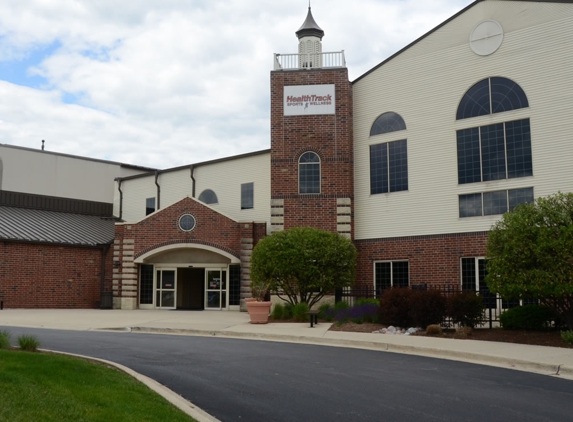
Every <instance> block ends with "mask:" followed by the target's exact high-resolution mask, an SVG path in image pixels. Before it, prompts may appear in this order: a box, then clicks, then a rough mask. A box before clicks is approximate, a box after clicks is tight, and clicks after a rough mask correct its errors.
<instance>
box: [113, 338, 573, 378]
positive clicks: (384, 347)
mask: <svg viewBox="0 0 573 422" xmlns="http://www.w3.org/2000/svg"><path fill="white" fill-rule="evenodd" d="M118 330H120V331H126V330H127V331H131V332H140V333H158V334H159V333H160V334H171V335H192V336H200V337H221V338H237V339H247V340H260V341H277V342H287V343H303V344H313V345H318V346H331V347H349V348H355V349H367V350H377V351H382V352H390V353H405V354H409V355H415V356H425V357H431V358H438V359H448V360H456V361H461V362H467V363H475V364H480V365H487V366H493V367H498V368H506V369H513V370H518V371H525V372H532V373H536V374H541V375H549V376H558V377H560V378H564V379H569V380H573V367H570V366H565V365H563V364H560V363H540V362H535V361H529V360H523V359H516V358H506V357H499V356H493V355H484V354H480V353H472V352H459V351H454V350H447V349H436V348H431V347H424V346H405V345H397V344H391V343H382V342H369V341H362V340H338V339H328V338H317V337H305V336H292V335H273V334H253V333H235V332H225V331H209V330H193V329H190V330H186V329H172V328H153V327H127V329H125V328H121V329H118ZM114 331H117V330H114Z"/></svg>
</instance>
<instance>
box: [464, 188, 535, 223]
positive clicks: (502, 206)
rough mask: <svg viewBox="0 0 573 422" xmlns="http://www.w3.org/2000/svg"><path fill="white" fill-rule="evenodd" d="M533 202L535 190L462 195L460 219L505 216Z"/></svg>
mask: <svg viewBox="0 0 573 422" xmlns="http://www.w3.org/2000/svg"><path fill="white" fill-rule="evenodd" d="M533 200H534V199H533V188H521V189H509V190H500V191H494V192H483V193H470V194H465V195H460V198H459V206H460V218H464V217H480V216H483V215H498V214H505V213H506V212H507V211H513V209H514V208H515V207H517V206H518V205H520V204H531V203H532V202H533Z"/></svg>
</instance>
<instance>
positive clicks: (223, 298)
mask: <svg viewBox="0 0 573 422" xmlns="http://www.w3.org/2000/svg"><path fill="white" fill-rule="evenodd" d="M226 308H227V271H225V270H221V269H220V268H217V269H215V268H206V269H205V309H226Z"/></svg>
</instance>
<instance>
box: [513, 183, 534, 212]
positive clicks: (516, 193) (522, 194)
mask: <svg viewBox="0 0 573 422" xmlns="http://www.w3.org/2000/svg"><path fill="white" fill-rule="evenodd" d="M508 194H509V210H510V211H513V209H514V208H515V207H517V206H518V205H519V204H532V203H533V201H534V199H533V188H523V189H510V190H509V191H508Z"/></svg>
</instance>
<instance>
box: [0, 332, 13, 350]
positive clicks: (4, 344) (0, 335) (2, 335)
mask: <svg viewBox="0 0 573 422" xmlns="http://www.w3.org/2000/svg"><path fill="white" fill-rule="evenodd" d="M10 338H11V336H10V333H9V332H8V331H0V349H5V350H7V349H11V348H12V345H11V344H10Z"/></svg>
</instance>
